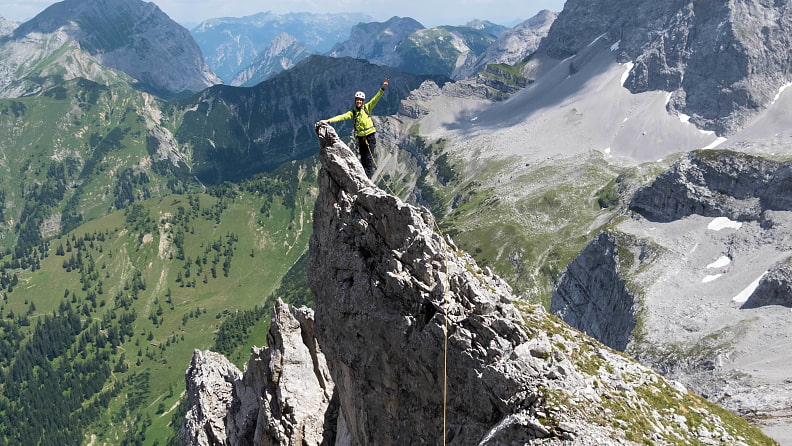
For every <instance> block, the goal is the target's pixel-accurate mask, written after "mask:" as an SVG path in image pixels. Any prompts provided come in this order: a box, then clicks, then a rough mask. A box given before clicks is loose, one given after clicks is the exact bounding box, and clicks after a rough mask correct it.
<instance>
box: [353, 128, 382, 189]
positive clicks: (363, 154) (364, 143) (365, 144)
mask: <svg viewBox="0 0 792 446" xmlns="http://www.w3.org/2000/svg"><path fill="white" fill-rule="evenodd" d="M375 135H376V132H375V133H372V134H370V135H366V136H358V137H357V144H358V152H360V164H362V165H363V170H365V171H366V175H368V177H369V178H371V177H373V176H374V171H375V170H376V169H375V168H374V149H375V148H376V147H377V137H376V136H375Z"/></svg>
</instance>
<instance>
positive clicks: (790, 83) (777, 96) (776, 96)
mask: <svg viewBox="0 0 792 446" xmlns="http://www.w3.org/2000/svg"><path fill="white" fill-rule="evenodd" d="M791 86H792V82H789V83H787V84H784V85H782V86H781V88H779V89H778V93H777V94H776V95H775V97H774V98H773V101H772V102H770V105H773V104H775V103H776V101H777V100H778V98H779V97H781V93H783V92H784V90H786V89H787V88H789V87H791Z"/></svg>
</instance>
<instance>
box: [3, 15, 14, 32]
mask: <svg viewBox="0 0 792 446" xmlns="http://www.w3.org/2000/svg"><path fill="white" fill-rule="evenodd" d="M16 27H17V24H16V23H14V22H12V21H10V20H6V18H5V17H3V16H0V36H5V35H6V34H11V31H13V30H15V29H16Z"/></svg>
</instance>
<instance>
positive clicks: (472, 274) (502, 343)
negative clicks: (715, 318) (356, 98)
mask: <svg viewBox="0 0 792 446" xmlns="http://www.w3.org/2000/svg"><path fill="white" fill-rule="evenodd" d="M316 130H317V134H318V136H319V140H320V144H321V151H320V161H321V164H322V168H321V170H320V173H319V178H318V182H319V188H320V191H319V195H318V198H317V202H316V206H315V209H314V233H313V236H312V239H311V244H310V254H311V261H310V265H309V272H308V274H309V282H310V285H311V289H312V290H313V292H314V294H315V306H316V308H315V314H312V313H311V312H310V310H307V309H300V310H292V311H287V310H286V309H285V306H284V305H282V304H281V303H279V304H278V305H276V308H275V311H274V313H273V319H272V320H273V323H272V327H271V329H270V335H269V336H268V341H269V344H270V346H269V347H268V348H267V349H263V350H262V349H254V350H253V355H252V358H251V360H250V362H249V363H248V366H247V367H246V370H245V372H244V374H241V375H240V374H239V373H238V371H235V370H233V369H232V368H229V367H227V366H226V365H225V364H224V358H222V357H220V358H218V357H215V356H214V355H212V354H209V353H204V352H196V355H195V358H194V360H193V364H192V365H191V367H190V369H189V370H188V373H187V384H188V389H189V391H188V400H189V401H190V404H189V408H188V417H187V419H186V421H185V423H184V427H183V430H182V434H183V437H182V438H183V441H184V444H185V445H191V446H192V445H209V444H221V445H275V444H278V445H296V444H300V445H336V446H369V445H377V446H387V445H406V444H409V445H442V444H447V445H458V446H463V445H464V446H468V445H493V446H494V445H515V446H516V445H520V446H524V445H527V444H536V445H554V444H557V445H560V444H566V445H591V446H595V445H596V446H601V445H638V444H647V443H649V444H656V445H665V444H735V445H747V444H772V441H771V440H769V439H768V438H767V437H765V436H763V435H762V434H761V433H760V432H759V431H758V430H757V429H755V428H752V427H749V426H748V425H747V424H746V423H745V422H744V421H743V420H741V419H739V418H738V417H736V416H734V415H731V414H729V413H728V412H726V411H723V410H722V409H720V408H718V407H716V406H714V405H713V404H712V403H709V402H707V401H706V400H704V399H702V398H699V397H696V396H694V395H693V394H691V393H689V392H688V391H687V390H686V389H685V388H684V387H683V386H681V385H679V384H677V383H675V382H672V381H669V380H667V379H665V378H663V377H661V376H660V375H658V374H656V373H654V372H652V371H651V370H649V369H647V368H646V367H644V366H642V365H640V364H638V363H636V362H634V361H632V360H630V359H628V358H627V357H625V356H623V355H620V354H618V353H616V352H614V351H613V350H611V349H609V348H607V347H604V346H603V345H601V344H599V343H597V342H596V341H594V340H593V339H591V338H589V337H588V336H586V335H583V334H582V333H580V332H578V331H576V330H574V329H572V328H570V327H569V326H568V325H566V324H564V323H562V322H560V321H559V320H558V319H556V318H554V317H552V316H550V315H549V314H548V313H546V312H545V311H544V310H543V309H542V308H541V307H536V306H531V305H528V304H521V303H519V301H517V300H515V297H514V296H513V295H512V292H511V289H510V287H509V286H508V285H507V284H506V283H505V282H504V281H503V280H501V279H500V278H499V277H497V276H496V275H494V274H493V273H492V272H491V271H490V270H489V269H488V268H484V269H482V268H479V267H478V266H477V265H476V263H475V261H474V260H473V259H472V258H471V257H470V256H469V255H468V254H466V253H464V252H462V251H460V250H459V249H457V248H456V246H455V245H454V244H453V242H452V241H451V240H450V239H448V238H444V237H443V236H442V235H441V234H440V232H439V230H438V229H437V227H436V225H435V223H434V220H433V217H432V215H431V214H430V213H429V212H428V211H427V210H426V209H424V208H420V207H415V206H412V205H410V204H407V203H404V202H402V200H400V199H399V198H398V197H395V196H393V195H389V194H387V193H385V192H384V191H382V190H381V189H380V188H379V187H377V186H376V185H375V184H374V183H373V182H372V181H371V180H370V179H369V178H368V177H367V176H366V174H365V172H364V171H363V168H362V167H361V165H360V163H359V162H358V160H357V156H356V155H355V154H354V153H353V152H352V151H351V150H350V149H349V148H348V147H347V146H346V145H345V144H344V143H343V142H342V141H341V140H340V138H339V137H338V135H337V134H336V133H335V131H334V129H333V128H332V127H331V126H329V125H327V124H317V128H316ZM300 315H302V316H300ZM262 364H266V365H267V366H266V367H264V368H262ZM293 369H294V370H293ZM287 378H290V379H287ZM309 408H310V409H309ZM320 420H321V422H320Z"/></svg>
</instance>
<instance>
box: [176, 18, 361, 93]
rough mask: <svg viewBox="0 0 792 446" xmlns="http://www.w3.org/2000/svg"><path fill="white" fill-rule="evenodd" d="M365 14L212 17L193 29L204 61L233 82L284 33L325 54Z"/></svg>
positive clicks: (344, 36)
mask: <svg viewBox="0 0 792 446" xmlns="http://www.w3.org/2000/svg"><path fill="white" fill-rule="evenodd" d="M370 20H371V17H369V16H367V15H365V14H309V13H289V14H276V13H273V12H262V13H259V14H254V15H251V16H247V17H241V18H235V17H224V18H217V19H210V20H207V21H205V22H203V23H201V24H200V25H199V26H197V27H196V28H195V29H193V30H191V31H190V32H191V33H192V35H193V37H194V38H195V41H196V42H197V43H198V46H199V47H200V48H201V51H202V52H203V55H204V60H206V63H208V64H209V66H210V67H211V68H212V70H214V72H215V73H217V75H218V76H220V77H221V78H222V79H223V80H225V81H226V82H228V83H230V82H231V81H232V80H233V79H234V77H235V76H237V74H239V72H240V70H243V69H245V67H247V66H249V65H250V64H251V63H252V62H253V60H254V59H255V58H256V57H257V56H258V55H259V54H261V52H262V51H264V50H265V49H266V48H267V47H268V46H270V42H271V41H272V40H273V39H274V38H275V37H276V36H277V35H278V34H281V33H287V34H289V35H291V36H294V38H295V39H297V41H299V42H301V43H303V44H304V45H305V47H306V48H307V49H308V51H309V52H311V53H325V52H327V51H328V50H330V48H332V46H333V45H335V44H336V43H337V42H341V41H343V40H344V39H346V38H347V37H348V36H349V30H350V29H351V28H352V27H353V26H355V25H356V24H358V23H361V22H368V21H370Z"/></svg>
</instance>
